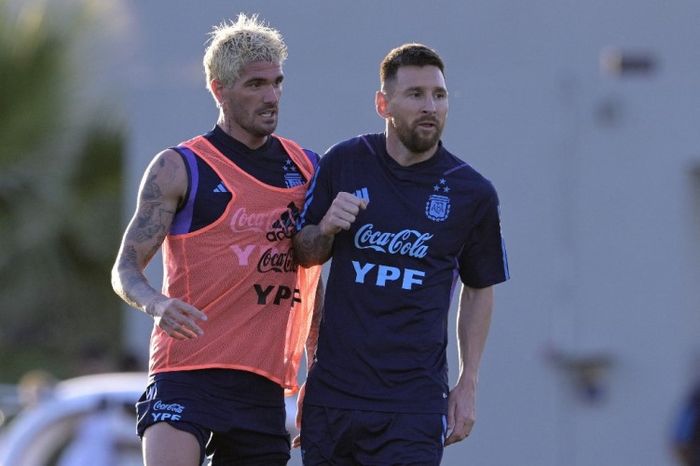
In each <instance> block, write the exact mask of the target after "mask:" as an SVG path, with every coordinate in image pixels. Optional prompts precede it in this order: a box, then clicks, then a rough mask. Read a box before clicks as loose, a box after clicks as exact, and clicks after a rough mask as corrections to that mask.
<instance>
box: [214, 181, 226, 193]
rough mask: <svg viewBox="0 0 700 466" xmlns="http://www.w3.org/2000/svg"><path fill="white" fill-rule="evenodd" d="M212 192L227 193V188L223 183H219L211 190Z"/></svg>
mask: <svg viewBox="0 0 700 466" xmlns="http://www.w3.org/2000/svg"><path fill="white" fill-rule="evenodd" d="M212 192H213V193H227V192H228V189H226V186H224V184H223V183H219V184H218V186H217V187H216V188H214V190H213V191H212Z"/></svg>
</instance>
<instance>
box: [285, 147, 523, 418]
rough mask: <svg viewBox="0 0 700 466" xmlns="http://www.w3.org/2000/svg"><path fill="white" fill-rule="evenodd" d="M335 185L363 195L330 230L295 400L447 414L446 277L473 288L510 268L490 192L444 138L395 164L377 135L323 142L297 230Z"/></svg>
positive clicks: (325, 203) (314, 218) (320, 211)
mask: <svg viewBox="0 0 700 466" xmlns="http://www.w3.org/2000/svg"><path fill="white" fill-rule="evenodd" d="M340 191H345V192H349V193H353V194H355V195H356V196H358V197H362V198H365V199H367V200H368V201H369V204H368V207H367V209H366V210H363V211H361V212H360V213H359V215H358V217H357V220H356V221H355V223H353V225H352V226H351V228H350V230H349V231H342V232H340V233H338V234H337V235H336V237H335V239H334V243H333V251H332V262H331V267H330V274H329V277H328V283H327V288H326V296H325V301H324V308H323V318H322V321H321V328H320V335H319V342H318V349H317V352H316V361H315V364H314V366H313V367H312V368H311V371H310V373H309V377H308V380H307V385H306V398H305V403H309V404H311V405H320V406H330V407H336V408H343V409H360V410H374V411H392V412H416V413H418V412H427V413H445V412H446V411H447V397H448V393H449V387H448V378H447V358H446V348H447V318H448V311H449V307H450V301H451V298H452V294H453V290H454V287H455V285H456V281H457V279H458V278H461V281H462V282H463V283H464V284H466V285H467V286H469V287H473V288H483V287H487V286H490V285H494V284H496V283H500V282H503V281H505V280H507V279H508V278H509V275H508V265H507V259H506V251H505V247H504V244H503V240H502V238H501V228H500V219H499V211H498V197H497V194H496V191H495V189H494V187H493V185H492V184H491V183H490V182H489V181H488V180H486V179H485V178H484V177H483V176H481V175H480V174H479V173H477V172H476V171H475V170H474V169H473V168H471V167H470V166H469V165H468V164H466V163H465V162H463V161H462V160H460V159H459V158H457V157H456V156H454V155H452V154H450V153H449V152H448V151H447V150H446V149H445V148H444V147H443V146H442V144H440V145H439V148H438V150H437V152H436V153H435V155H434V156H433V157H431V158H430V159H428V160H426V161H423V162H420V163H417V164H414V165H411V166H408V167H403V166H401V165H399V164H398V163H397V162H396V161H395V160H394V159H392V158H391V157H390V156H389V154H388V153H387V152H386V139H385V136H384V134H368V135H363V136H359V137H356V138H353V139H350V140H347V141H344V142H341V143H339V144H337V145H335V146H334V147H332V148H331V149H329V150H328V152H327V153H326V154H325V155H324V156H323V157H322V158H321V162H320V165H319V169H318V171H317V172H316V175H315V177H314V180H312V183H311V187H310V188H309V191H308V193H307V197H306V202H305V206H304V210H303V211H302V215H301V217H300V222H299V223H300V225H299V226H298V228H300V227H303V226H304V225H305V224H318V223H319V221H320V220H321V218H322V217H323V215H324V214H325V213H326V211H327V209H328V208H329V206H330V205H331V203H332V201H333V199H334V198H335V197H336V195H337V194H338V193H339V192H340Z"/></svg>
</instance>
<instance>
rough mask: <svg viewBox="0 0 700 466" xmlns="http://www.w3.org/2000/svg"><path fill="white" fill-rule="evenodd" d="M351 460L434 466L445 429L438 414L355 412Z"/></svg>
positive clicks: (375, 465) (381, 465)
mask: <svg viewBox="0 0 700 466" xmlns="http://www.w3.org/2000/svg"><path fill="white" fill-rule="evenodd" d="M353 422H354V431H355V441H354V451H355V453H354V458H355V460H356V461H357V463H358V464H360V465H372V466H389V465H392V466H399V465H400V466H408V465H411V466H437V465H439V464H440V461H441V460H442V453H443V448H444V438H445V429H446V420H445V416H444V415H442V414H423V413H421V414H415V413H384V412H372V411H356V412H355V419H354V420H353Z"/></svg>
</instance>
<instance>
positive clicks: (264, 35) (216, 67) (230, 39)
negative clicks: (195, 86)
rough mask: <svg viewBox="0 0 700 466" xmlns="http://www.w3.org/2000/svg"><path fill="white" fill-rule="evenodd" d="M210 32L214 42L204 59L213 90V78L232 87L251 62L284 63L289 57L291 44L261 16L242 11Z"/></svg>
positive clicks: (205, 70) (206, 72)
mask: <svg viewBox="0 0 700 466" xmlns="http://www.w3.org/2000/svg"><path fill="white" fill-rule="evenodd" d="M209 35H210V41H211V42H210V43H209V45H208V46H207V49H206V51H205V52H204V60H203V62H204V72H205V74H206V79H207V89H208V90H209V92H212V89H211V81H212V80H213V79H217V80H219V81H221V82H222V83H223V84H224V85H225V86H229V85H231V84H233V83H234V82H235V81H236V79H238V77H239V76H240V73H241V70H242V69H243V67H244V66H246V65H247V64H249V63H252V62H256V61H264V62H269V63H279V64H280V65H281V64H282V62H284V60H285V59H286V58H287V46H286V44H285V43H284V40H283V39H282V35H281V34H280V32H279V31H278V30H276V29H273V28H271V27H269V26H267V25H265V24H264V23H262V22H261V21H258V15H253V16H246V15H245V14H244V13H240V14H239V15H238V18H237V20H236V21H235V22H233V21H231V22H226V21H224V22H223V23H221V24H219V25H218V26H214V28H213V29H212V31H211V33H210V34H209ZM212 95H213V93H212Z"/></svg>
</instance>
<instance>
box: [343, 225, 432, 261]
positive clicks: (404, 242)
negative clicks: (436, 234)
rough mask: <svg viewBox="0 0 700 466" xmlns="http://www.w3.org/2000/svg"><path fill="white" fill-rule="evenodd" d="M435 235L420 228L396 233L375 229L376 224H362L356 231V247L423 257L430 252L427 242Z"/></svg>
mask: <svg viewBox="0 0 700 466" xmlns="http://www.w3.org/2000/svg"><path fill="white" fill-rule="evenodd" d="M432 237H433V235H432V234H431V233H421V232H420V231H418V230H411V229H408V228H407V229H404V230H401V231H398V232H396V233H391V232H383V231H378V230H375V229H374V224H372V223H368V224H365V225H362V227H360V229H359V230H357V233H355V247H356V248H358V249H372V250H374V251H377V252H383V253H385V254H397V255H401V256H410V257H417V258H422V257H425V256H426V254H428V245H427V244H425V243H427V242H428V241H429V240H430V239H431V238H432Z"/></svg>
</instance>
